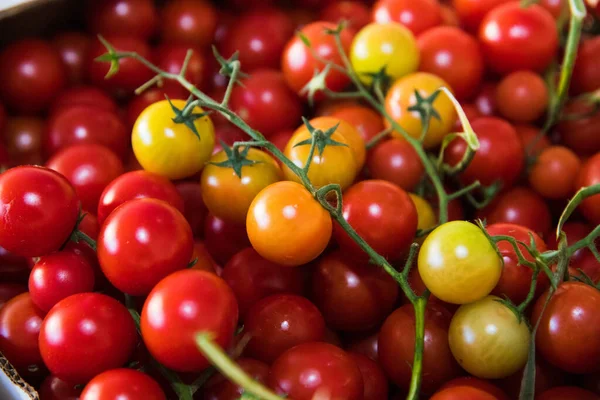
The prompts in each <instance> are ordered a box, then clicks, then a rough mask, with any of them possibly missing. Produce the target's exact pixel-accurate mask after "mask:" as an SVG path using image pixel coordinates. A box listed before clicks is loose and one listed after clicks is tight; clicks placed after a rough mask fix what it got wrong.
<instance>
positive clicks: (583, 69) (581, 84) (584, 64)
mask: <svg viewBox="0 0 600 400" xmlns="http://www.w3.org/2000/svg"><path fill="white" fill-rule="evenodd" d="M598 52H600V38H598V37H592V38H590V39H587V40H584V41H583V42H582V43H581V45H580V47H579V51H578V52H577V61H576V62H575V69H574V70H573V78H572V79H571V87H570V88H571V90H572V91H573V93H575V94H581V93H586V92H593V91H594V90H596V89H598V88H600V73H599V72H598V71H600V63H599V62H598V57H597V54H598Z"/></svg>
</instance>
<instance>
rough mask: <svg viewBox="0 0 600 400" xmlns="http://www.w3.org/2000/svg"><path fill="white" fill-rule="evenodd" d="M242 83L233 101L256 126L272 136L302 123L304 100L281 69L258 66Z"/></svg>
mask: <svg viewBox="0 0 600 400" xmlns="http://www.w3.org/2000/svg"><path fill="white" fill-rule="evenodd" d="M242 83H243V85H238V86H236V87H235V88H234V89H233V91H232V93H231V99H230V102H229V105H230V106H231V109H232V110H233V111H234V112H235V113H236V114H238V115H239V116H240V117H241V118H242V119H243V120H244V121H246V122H247V123H248V125H250V126H251V127H252V128H254V129H256V130H257V131H259V132H261V133H262V134H263V135H265V136H266V137H271V136H273V135H274V134H276V133H277V132H280V131H282V130H287V129H295V128H296V127H297V126H298V125H299V124H300V117H301V116H302V103H301V101H300V98H299V97H298V96H297V95H296V93H294V92H292V91H291V89H290V88H289V87H288V86H287V85H286V83H285V79H284V76H283V74H282V73H281V72H279V71H277V70H274V69H260V70H256V71H254V72H253V73H252V75H250V77H248V78H246V79H244V80H242Z"/></svg>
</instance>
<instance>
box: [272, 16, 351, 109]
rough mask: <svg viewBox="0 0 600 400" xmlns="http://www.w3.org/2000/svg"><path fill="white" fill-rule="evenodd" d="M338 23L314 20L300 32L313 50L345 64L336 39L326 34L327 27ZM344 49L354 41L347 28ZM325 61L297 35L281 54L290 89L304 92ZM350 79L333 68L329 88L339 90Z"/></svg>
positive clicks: (318, 96) (326, 58) (329, 77)
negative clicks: (314, 54)
mask: <svg viewBox="0 0 600 400" xmlns="http://www.w3.org/2000/svg"><path fill="white" fill-rule="evenodd" d="M335 28H336V25H335V24H332V23H330V22H313V23H311V24H309V25H306V26H305V27H304V28H302V30H301V31H300V32H301V33H302V34H303V35H304V36H305V37H306V38H307V39H308V41H309V42H310V44H311V47H312V50H313V51H314V52H316V53H317V54H319V55H320V56H321V57H323V58H324V59H325V60H327V61H331V62H333V63H335V64H338V65H341V64H342V58H341V56H340V54H339V53H338V51H337V47H336V45H335V39H334V37H333V36H332V35H328V34H327V33H325V30H326V29H335ZM340 38H341V41H342V46H343V49H344V51H345V52H346V53H347V52H348V50H349V49H350V45H351V42H352V33H351V32H350V31H349V30H347V29H345V30H343V31H342V33H341V37H340ZM323 68H324V65H323V63H322V62H320V61H317V60H315V58H314V57H313V55H312V54H311V50H310V49H309V48H308V47H307V46H306V44H304V42H303V41H302V40H301V39H300V37H299V36H297V35H296V36H294V37H293V38H292V39H291V40H290V41H289V42H288V44H287V46H286V48H285V50H284V51H283V55H282V57H281V69H282V71H283V75H284V77H285V80H286V82H287V84H288V86H289V87H290V88H292V90H294V91H295V92H296V93H300V92H301V91H302V89H303V88H304V86H306V84H307V83H308V82H309V81H310V80H311V79H312V77H313V75H314V73H315V70H319V71H320V70H322V69H323ZM349 82H350V81H349V78H348V77H347V76H346V75H345V74H343V73H342V72H340V71H336V70H331V71H330V72H329V74H328V75H327V78H326V79H325V84H326V86H327V88H329V89H330V90H333V91H335V92H337V91H340V90H342V89H344V87H345V86H346V85H347V84H348V83H349ZM323 96H324V95H323V93H322V92H321V91H320V92H317V96H315V99H316V100H318V99H322V98H323Z"/></svg>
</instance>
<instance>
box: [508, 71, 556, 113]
mask: <svg viewBox="0 0 600 400" xmlns="http://www.w3.org/2000/svg"><path fill="white" fill-rule="evenodd" d="M496 104H497V106H498V112H499V113H500V114H501V115H502V116H503V117H505V118H507V119H509V120H510V121H514V122H533V121H535V120H537V119H538V118H540V117H541V116H542V115H543V114H544V112H545V111H546V108H547V106H548V88H546V83H545V82H544V80H543V79H542V77H541V76H540V75H538V74H536V73H534V72H531V71H517V72H512V73H510V74H508V75H507V76H505V77H504V78H503V79H502V80H501V81H500V83H499V84H498V86H497V87H496Z"/></svg>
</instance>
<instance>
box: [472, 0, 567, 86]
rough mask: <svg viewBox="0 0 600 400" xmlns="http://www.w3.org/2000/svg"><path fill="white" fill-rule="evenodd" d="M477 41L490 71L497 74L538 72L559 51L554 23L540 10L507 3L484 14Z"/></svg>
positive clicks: (535, 6) (549, 16) (540, 8)
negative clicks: (521, 71)
mask: <svg viewBox="0 0 600 400" xmlns="http://www.w3.org/2000/svg"><path fill="white" fill-rule="evenodd" d="M479 41H480V43H481V46H482V50H483V54H484V57H485V60H486V63H487V65H488V67H489V68H491V69H492V70H494V71H496V72H497V73H500V74H507V73H509V72H514V71H518V70H533V71H537V72H541V71H543V70H544V68H546V67H547V66H548V65H549V64H550V62H551V61H552V59H553V58H554V56H555V55H556V52H557V50H558V32H557V30H556V21H554V18H553V17H552V15H551V14H550V13H549V12H548V11H547V10H546V9H544V8H543V7H541V6H538V5H537V4H533V7H526V8H521V7H520V6H519V4H518V3H515V2H508V3H506V4H503V5H500V6H498V7H496V8H494V9H493V10H492V11H490V12H489V13H488V14H486V16H485V18H484V20H483V22H482V23H481V26H480V28H479Z"/></svg>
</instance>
